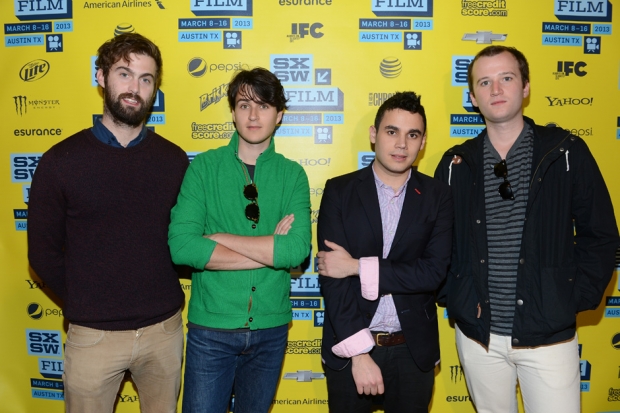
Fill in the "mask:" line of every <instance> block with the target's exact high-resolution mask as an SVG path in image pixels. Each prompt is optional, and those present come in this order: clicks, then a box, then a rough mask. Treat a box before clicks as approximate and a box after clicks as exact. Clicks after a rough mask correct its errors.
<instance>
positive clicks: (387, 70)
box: [379, 57, 403, 79]
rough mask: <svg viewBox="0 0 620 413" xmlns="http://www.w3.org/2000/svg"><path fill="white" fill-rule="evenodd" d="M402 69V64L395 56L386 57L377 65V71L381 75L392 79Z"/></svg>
mask: <svg viewBox="0 0 620 413" xmlns="http://www.w3.org/2000/svg"><path fill="white" fill-rule="evenodd" d="M402 70H403V64H402V63H401V62H400V60H398V58H397V57H386V58H385V59H383V60H382V61H381V64H380V65H379V71H380V72H381V75H382V76H383V77H386V78H388V79H393V78H395V77H398V76H399V75H400V72H402Z"/></svg>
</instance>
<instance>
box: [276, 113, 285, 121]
mask: <svg viewBox="0 0 620 413" xmlns="http://www.w3.org/2000/svg"><path fill="white" fill-rule="evenodd" d="M282 116H284V111H283V110H281V111H280V112H278V121H277V122H276V124H279V123H280V122H281V121H282Z"/></svg>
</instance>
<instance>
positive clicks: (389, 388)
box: [323, 343, 435, 413]
mask: <svg viewBox="0 0 620 413" xmlns="http://www.w3.org/2000/svg"><path fill="white" fill-rule="evenodd" d="M370 356H371V357H372V359H373V360H374V361H375V363H377V365H378V366H379V368H380V369H381V375H382V376H383V384H384V386H385V393H384V402H383V409H384V411H385V413H408V412H410V413H427V412H428V405H429V403H430V401H431V397H432V395H433V384H434V382H435V372H434V370H430V371H427V372H423V371H421V370H420V369H419V368H418V366H417V365H416V364H415V362H414V361H413V357H411V353H410V352H409V349H408V348H407V344H404V343H403V344H399V345H396V346H391V347H380V346H375V347H374V348H373V350H372V351H371V352H370ZM323 370H324V371H325V377H326V378H327V396H328V398H329V411H330V412H333V413H367V412H370V411H371V409H372V404H373V396H366V395H359V394H358V393H357V388H356V386H355V381H354V380H353V375H352V373H351V363H350V362H349V364H347V366H346V367H345V368H344V369H342V370H332V369H330V368H329V367H327V366H326V365H325V364H324V365H323Z"/></svg>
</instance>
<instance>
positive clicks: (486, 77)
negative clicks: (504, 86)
mask: <svg viewBox="0 0 620 413" xmlns="http://www.w3.org/2000/svg"><path fill="white" fill-rule="evenodd" d="M498 75H499V76H504V75H513V76H517V74H516V73H515V72H510V71H509V72H501V73H498ZM490 77H493V76H483V77H481V78H480V79H478V80H477V81H476V83H478V82H480V81H481V80H484V79H488V78H490Z"/></svg>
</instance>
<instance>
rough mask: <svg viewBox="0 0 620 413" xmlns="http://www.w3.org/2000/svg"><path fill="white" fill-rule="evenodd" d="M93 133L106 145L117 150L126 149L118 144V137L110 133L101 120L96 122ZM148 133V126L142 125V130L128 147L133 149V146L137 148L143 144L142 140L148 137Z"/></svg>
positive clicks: (92, 129)
mask: <svg viewBox="0 0 620 413" xmlns="http://www.w3.org/2000/svg"><path fill="white" fill-rule="evenodd" d="M91 131H92V132H93V134H94V135H95V137H96V138H97V139H99V140H100V141H101V142H103V143H105V144H106V145H110V146H113V147H115V148H125V147H124V146H123V145H121V144H120V143H119V142H118V139H116V136H114V135H113V134H112V132H110V130H109V129H108V128H106V127H105V125H104V124H103V122H101V120H97V121H96V122H95V124H94V125H93V127H92V128H91ZM147 131H148V129H146V126H144V125H142V130H141V131H140V133H139V134H138V136H137V137H136V138H134V139H133V140H132V141H131V142H129V143H128V144H127V146H126V147H127V148H131V147H132V146H136V145H137V144H139V143H140V142H142V140H143V139H144V137H145V136H146V132H147Z"/></svg>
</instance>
